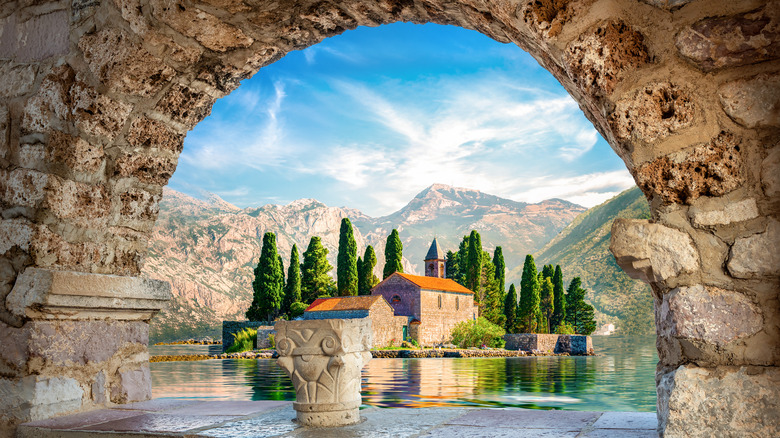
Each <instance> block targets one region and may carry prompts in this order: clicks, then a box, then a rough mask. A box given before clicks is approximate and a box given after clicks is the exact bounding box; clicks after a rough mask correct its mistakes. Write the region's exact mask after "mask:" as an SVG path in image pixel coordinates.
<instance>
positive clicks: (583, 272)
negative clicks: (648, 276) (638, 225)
mask: <svg viewBox="0 0 780 438" xmlns="http://www.w3.org/2000/svg"><path fill="white" fill-rule="evenodd" d="M615 218H636V219H648V218H650V208H649V206H648V204H647V200H646V199H645V197H644V195H643V194H642V192H641V191H640V190H639V188H637V187H634V188H632V189H629V190H626V191H624V192H623V193H621V194H619V195H617V196H615V197H614V198H612V199H610V200H608V201H606V202H604V203H603V204H601V205H597V206H595V207H593V208H591V209H589V210H588V211H586V212H584V213H582V214H581V215H579V216H578V217H577V218H576V219H574V221H573V222H572V223H570V224H569V225H568V226H567V227H566V228H564V229H563V231H561V232H560V234H558V235H557V236H556V237H555V238H554V239H552V240H551V241H550V242H549V243H547V244H546V245H545V246H544V248H542V249H540V250H539V251H537V252H536V253H535V254H534V259H535V261H536V266H537V267H538V268H539V269H541V267H542V266H543V265H545V264H552V265H553V266H554V265H561V269H562V270H563V276H564V282H565V284H564V286H565V287H568V284H569V282H570V281H571V279H572V278H573V277H580V278H581V279H582V284H583V287H584V288H586V289H588V291H589V292H588V295H587V296H586V300H587V301H589V302H590V303H591V304H592V305H593V307H594V308H595V309H596V317H597V318H596V319H597V322H598V323H599V325H602V324H606V323H612V324H615V326H616V327H617V328H618V330H619V331H621V330H622V331H625V332H635V333H650V332H654V327H653V308H652V306H653V299H652V295H651V294H650V287H649V286H648V285H647V284H645V283H643V282H641V281H639V280H632V279H631V278H630V277H629V276H628V275H627V274H626V273H625V272H623V271H622V270H621V269H620V267H618V265H617V263H615V258H614V257H613V256H612V254H611V253H610V252H609V241H610V237H611V234H610V230H611V228H612V221H613V220H614V219H615ZM522 269H523V268H522V266H519V267H518V268H515V269H513V270H512V271H510V273H509V275H508V278H513V279H519V278H520V276H521V275H522ZM513 281H519V280H513ZM516 284H517V283H516Z"/></svg>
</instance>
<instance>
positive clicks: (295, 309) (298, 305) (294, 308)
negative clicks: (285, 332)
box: [288, 301, 309, 319]
mask: <svg viewBox="0 0 780 438" xmlns="http://www.w3.org/2000/svg"><path fill="white" fill-rule="evenodd" d="M307 307H309V306H307V305H306V304H305V303H302V302H300V301H296V302H294V303H292V305H291V306H290V313H289V314H288V317H289V319H295V318H297V317H299V316H301V315H303V312H304V311H305V310H306V308H307Z"/></svg>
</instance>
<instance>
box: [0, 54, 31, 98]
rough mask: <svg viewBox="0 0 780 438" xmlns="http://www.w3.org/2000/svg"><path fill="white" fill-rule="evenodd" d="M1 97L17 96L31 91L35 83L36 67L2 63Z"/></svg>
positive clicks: (0, 72) (0, 66)
mask: <svg viewBox="0 0 780 438" xmlns="http://www.w3.org/2000/svg"><path fill="white" fill-rule="evenodd" d="M0 77H2V78H3V80H2V81H0V97H5V98H9V97H17V96H22V95H25V94H27V93H29V92H30V90H31V89H32V86H33V84H34V83H35V67H34V66H32V65H27V64H19V65H14V64H13V63H10V62H9V63H4V64H3V65H0Z"/></svg>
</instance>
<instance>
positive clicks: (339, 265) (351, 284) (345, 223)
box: [336, 218, 358, 296]
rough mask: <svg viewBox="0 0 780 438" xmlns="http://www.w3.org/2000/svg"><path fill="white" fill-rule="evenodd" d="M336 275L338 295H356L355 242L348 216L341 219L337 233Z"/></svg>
mask: <svg viewBox="0 0 780 438" xmlns="http://www.w3.org/2000/svg"><path fill="white" fill-rule="evenodd" d="M336 276H337V277H338V291H339V295H341V296H347V295H357V293H358V272H357V243H355V234H354V230H353V229H352V223H351V222H350V221H349V219H348V218H343V219H341V232H340V233H339V254H338V256H337V261H336Z"/></svg>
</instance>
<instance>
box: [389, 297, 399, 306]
mask: <svg viewBox="0 0 780 438" xmlns="http://www.w3.org/2000/svg"><path fill="white" fill-rule="evenodd" d="M400 302H401V297H399V296H398V295H393V298H391V299H390V303H393V304H395V303H400Z"/></svg>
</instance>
